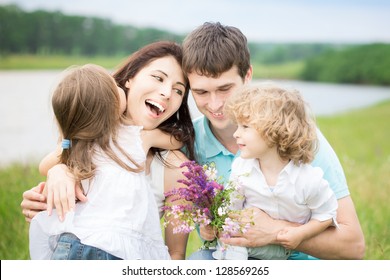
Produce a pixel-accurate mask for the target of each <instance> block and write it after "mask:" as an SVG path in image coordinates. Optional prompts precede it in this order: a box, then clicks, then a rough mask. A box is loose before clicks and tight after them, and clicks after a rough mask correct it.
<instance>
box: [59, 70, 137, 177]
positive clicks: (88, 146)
mask: <svg viewBox="0 0 390 280" xmlns="http://www.w3.org/2000/svg"><path fill="white" fill-rule="evenodd" d="M52 106H53V111H54V115H55V117H56V120H57V123H58V126H59V129H60V132H61V135H62V138H64V139H69V140H71V147H70V149H64V150H63V152H62V154H61V158H60V162H61V163H64V164H66V165H67V166H68V167H69V168H70V170H71V171H72V173H73V174H74V175H75V177H76V178H77V179H80V180H81V179H86V178H90V177H92V176H93V175H94V171H95V168H96V166H95V165H94V164H93V160H92V158H93V154H94V153H95V148H96V147H97V146H98V147H100V148H101V149H102V150H103V152H105V153H106V154H107V155H108V156H109V157H110V158H111V159H113V160H114V161H115V162H116V163H118V164H119V165H120V166H121V167H123V168H125V169H127V170H129V171H135V172H138V171H140V170H141V166H139V165H138V164H136V163H135V162H134V161H133V160H132V159H131V158H130V156H128V155H127V154H126V153H125V152H124V150H123V149H122V148H120V147H119V146H118V144H117V142H116V139H117V130H118V128H119V124H120V122H121V117H122V116H121V113H120V108H119V93H118V88H117V86H116V84H115V81H114V79H113V78H112V77H111V76H110V74H109V73H108V72H107V71H106V70H105V69H104V68H102V67H100V66H98V65H93V64H87V65H84V66H73V67H70V68H69V69H68V70H67V71H65V76H64V77H63V79H62V80H61V82H60V83H59V84H58V86H57V87H56V89H55V90H54V92H53V96H52ZM111 141H112V142H111ZM111 143H113V145H115V147H116V148H117V149H118V150H119V151H120V152H121V153H122V154H123V155H124V156H125V157H126V158H127V159H129V160H130V161H131V162H132V163H133V164H134V166H135V168H131V167H129V166H128V165H127V164H125V163H124V162H123V161H122V160H120V159H119V157H118V156H117V155H116V154H115V153H114V151H113V150H112V147H111ZM129 145H131V143H129Z"/></svg>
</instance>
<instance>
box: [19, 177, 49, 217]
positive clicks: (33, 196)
mask: <svg viewBox="0 0 390 280" xmlns="http://www.w3.org/2000/svg"><path fill="white" fill-rule="evenodd" d="M44 187H45V182H41V183H39V184H38V186H35V187H33V188H31V189H30V190H28V191H25V192H24V193H23V201H22V203H20V207H21V208H22V213H23V215H24V217H25V219H26V222H31V219H32V218H34V217H35V215H36V214H38V213H39V212H41V211H43V210H46V207H47V204H46V197H45V196H44V195H43V194H42V192H43V188H44Z"/></svg>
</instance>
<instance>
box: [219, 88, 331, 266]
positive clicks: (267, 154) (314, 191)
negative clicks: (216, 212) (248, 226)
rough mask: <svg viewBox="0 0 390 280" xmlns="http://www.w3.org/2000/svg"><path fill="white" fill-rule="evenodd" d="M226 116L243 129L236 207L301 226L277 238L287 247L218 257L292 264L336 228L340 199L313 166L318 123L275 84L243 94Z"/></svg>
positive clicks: (231, 250)
mask: <svg viewBox="0 0 390 280" xmlns="http://www.w3.org/2000/svg"><path fill="white" fill-rule="evenodd" d="M224 110H225V113H226V114H228V116H229V118H230V119H231V120H232V121H234V122H235V123H237V125H238V128H237V130H236V131H235V133H234V137H235V138H236V141H237V144H238V146H239V149H240V157H238V158H237V159H235V161H234V162H233V164H232V172H231V176H230V179H231V180H234V181H236V182H239V185H240V189H239V192H240V193H241V195H242V196H235V197H236V200H235V201H234V204H233V206H232V207H233V208H234V209H243V208H250V207H257V208H260V209H261V210H263V211H265V212H266V213H267V214H268V215H270V216H271V217H272V218H274V219H282V220H287V221H290V222H294V223H295V224H296V225H297V226H296V227H292V226H291V227H286V228H284V229H283V230H282V231H280V232H279V233H278V235H277V241H278V244H281V245H282V246H279V245H267V246H264V247H257V248H245V247H236V246H228V247H227V248H226V250H224V247H223V246H222V247H220V248H219V250H217V251H216V252H214V253H213V256H214V257H215V258H217V259H247V258H248V257H249V258H255V259H287V258H288V257H290V255H291V253H292V251H291V250H293V249H295V248H296V247H297V246H298V245H299V244H300V243H301V242H302V241H303V240H305V239H309V238H311V237H313V236H315V235H317V234H319V233H320V232H322V231H324V230H325V229H326V228H327V227H329V226H331V225H335V226H336V211H337V200H336V197H335V195H334V193H333V191H332V190H331V188H330V187H329V184H328V182H327V181H326V180H325V179H323V171H322V170H321V169H320V168H318V167H312V166H311V165H310V162H311V161H312V160H313V158H314V154H315V151H316V148H317V138H316V126H315V122H314V119H313V118H312V117H311V116H310V114H308V107H307V106H306V104H305V102H304V100H303V98H302V97H301V95H300V94H299V92H298V91H296V90H290V89H283V88H280V87H278V86H275V85H271V84H267V85H263V86H248V87H244V88H243V89H240V90H239V91H238V92H237V93H235V94H234V95H232V96H231V97H230V98H229V99H228V100H227V101H226V104H225V107H224ZM237 197H242V198H243V199H237Z"/></svg>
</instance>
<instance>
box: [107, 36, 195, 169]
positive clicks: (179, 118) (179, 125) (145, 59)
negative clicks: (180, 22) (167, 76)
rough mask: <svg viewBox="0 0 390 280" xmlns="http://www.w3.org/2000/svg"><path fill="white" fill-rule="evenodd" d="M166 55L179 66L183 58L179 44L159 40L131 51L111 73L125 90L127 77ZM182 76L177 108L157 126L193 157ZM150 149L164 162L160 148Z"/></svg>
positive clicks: (186, 93)
mask: <svg viewBox="0 0 390 280" xmlns="http://www.w3.org/2000/svg"><path fill="white" fill-rule="evenodd" d="M166 56H172V57H173V58H174V59H175V60H176V61H177V63H178V64H179V65H180V67H181V65H182V60H183V52H182V48H181V46H180V45H178V44H177V43H175V42H169V41H159V42H155V43H151V44H149V45H147V46H145V47H143V48H141V49H140V50H138V51H137V52H135V53H133V54H132V55H131V56H130V57H129V58H128V59H127V60H126V61H124V63H123V64H122V66H121V67H120V68H119V69H118V70H117V71H115V73H114V75H113V76H114V79H115V80H116V82H117V84H118V86H120V87H121V88H122V89H123V90H124V91H125V92H127V88H126V86H125V84H126V82H127V81H128V80H129V79H132V78H134V77H135V76H136V75H137V73H138V72H139V71H141V70H142V69H143V68H144V67H145V66H147V65H148V64H149V63H151V62H152V61H154V60H156V59H159V58H163V57H166ZM183 75H184V73H183ZM184 77H185V80H186V90H185V94H184V97H183V101H182V103H181V105H180V107H179V110H178V111H177V113H175V114H173V115H172V116H171V117H170V118H169V119H167V120H165V121H164V122H163V123H161V124H160V125H159V126H158V128H159V129H160V130H162V131H164V132H166V133H169V134H171V135H172V136H173V137H175V139H176V140H178V141H180V142H182V143H183V144H184V146H185V148H186V150H187V156H188V158H189V159H195V152H194V141H195V140H194V139H195V131H194V127H193V125H192V120H191V115H190V109H189V107H188V94H189V89H190V87H189V82H188V79H187V76H186V75H184ZM151 151H152V152H153V153H154V154H157V155H158V157H159V158H160V159H161V160H162V162H164V163H165V164H166V162H165V161H164V160H163V159H162V157H161V154H160V152H161V151H162V149H158V148H151Z"/></svg>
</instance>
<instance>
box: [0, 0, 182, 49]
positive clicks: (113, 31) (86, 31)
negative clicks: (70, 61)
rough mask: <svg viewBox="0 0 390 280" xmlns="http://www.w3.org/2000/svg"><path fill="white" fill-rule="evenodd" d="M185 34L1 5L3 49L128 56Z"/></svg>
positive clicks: (0, 34)
mask: <svg viewBox="0 0 390 280" xmlns="http://www.w3.org/2000/svg"><path fill="white" fill-rule="evenodd" d="M182 39H183V36H180V35H176V34H173V33H169V32H166V31H162V30H159V29H154V28H135V27H133V26H124V25H118V24H114V23H113V22H112V21H110V20H107V19H102V18H96V17H84V16H70V15H64V14H62V13H61V12H48V11H41V10H38V11H33V12H25V11H23V10H21V9H20V8H19V7H18V6H15V5H7V6H0V42H1V43H0V52H1V53H2V54H3V55H4V54H7V53H12V54H17V53H30V54H66V55H86V56H93V55H128V54H130V53H132V52H134V51H136V50H137V49H139V48H140V47H141V46H144V45H145V44H148V43H151V42H154V41H158V40H172V41H177V42H181V41H182Z"/></svg>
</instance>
